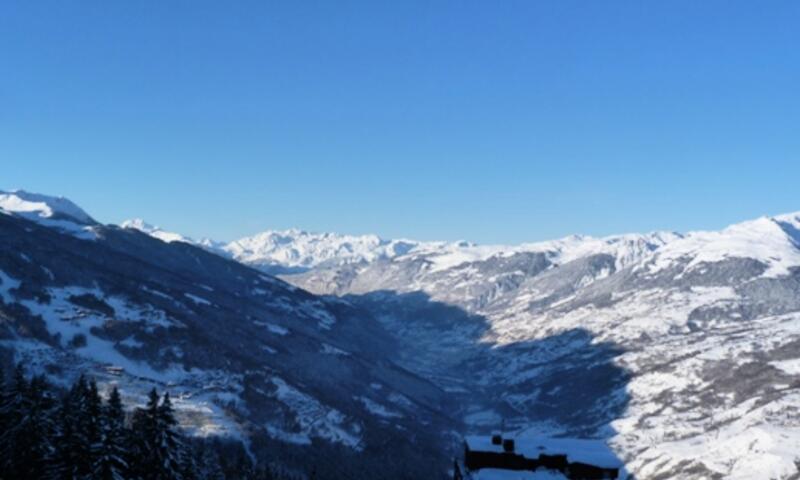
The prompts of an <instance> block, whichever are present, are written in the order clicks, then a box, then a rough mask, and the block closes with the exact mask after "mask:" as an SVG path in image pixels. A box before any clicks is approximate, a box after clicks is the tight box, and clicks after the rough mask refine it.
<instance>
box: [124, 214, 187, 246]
mask: <svg viewBox="0 0 800 480" xmlns="http://www.w3.org/2000/svg"><path fill="white" fill-rule="evenodd" d="M119 226H120V227H122V228H126V229H130V230H138V231H140V232H142V233H146V234H148V235H150V236H151V237H153V238H157V239H159V240H161V241H163V242H166V243H171V242H185V243H192V244H193V243H195V242H194V240H192V239H190V238H189V237H184V236H183V235H181V234H179V233H174V232H168V231H166V230H163V229H162V228H161V227H157V226H155V225H151V224H149V223H147V222H145V221H144V220H142V219H141V218H134V219H132V220H126V221H124V222H122V223H121V224H120V225H119Z"/></svg>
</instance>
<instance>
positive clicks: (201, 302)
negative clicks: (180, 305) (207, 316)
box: [184, 293, 212, 305]
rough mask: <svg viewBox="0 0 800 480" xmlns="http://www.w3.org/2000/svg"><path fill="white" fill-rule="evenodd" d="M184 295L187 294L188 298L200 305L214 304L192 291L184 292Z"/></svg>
mask: <svg viewBox="0 0 800 480" xmlns="http://www.w3.org/2000/svg"><path fill="white" fill-rule="evenodd" d="M184 295H185V296H186V298H188V299H189V300H191V301H193V302H194V303H196V304H198V305H212V303H211V302H209V301H208V300H206V299H205V298H203V297H198V296H197V295H193V294H191V293H184Z"/></svg>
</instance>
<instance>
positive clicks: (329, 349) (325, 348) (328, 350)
mask: <svg viewBox="0 0 800 480" xmlns="http://www.w3.org/2000/svg"><path fill="white" fill-rule="evenodd" d="M322 353H324V354H326V355H338V356H340V357H349V356H350V353H348V352H345V351H344V350H342V349H341V348H336V347H334V346H333V345H328V344H327V343H323V344H322Z"/></svg>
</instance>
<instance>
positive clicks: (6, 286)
mask: <svg viewBox="0 0 800 480" xmlns="http://www.w3.org/2000/svg"><path fill="white" fill-rule="evenodd" d="M19 286H20V281H19V280H15V279H13V278H11V277H9V276H8V275H7V274H6V273H5V272H4V271H2V270H0V298H2V299H3V303H5V304H10V303H13V302H14V299H13V298H12V296H11V290H14V289H17V288H19Z"/></svg>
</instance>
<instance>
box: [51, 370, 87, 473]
mask: <svg viewBox="0 0 800 480" xmlns="http://www.w3.org/2000/svg"><path fill="white" fill-rule="evenodd" d="M90 395H91V391H90V388H89V384H88V382H87V381H86V377H84V376H83V375H81V377H80V378H79V379H78V381H77V382H75V384H73V386H72V388H71V389H70V391H69V392H68V393H67V394H66V396H64V398H63V399H62V402H61V407H60V410H59V420H58V426H59V428H58V433H57V437H56V438H57V441H56V444H57V445H58V451H57V454H56V456H57V460H56V466H55V471H56V472H57V478H59V479H62V480H81V479H87V478H90V476H91V474H92V464H93V455H92V440H91V437H90V435H92V434H93V431H92V427H91V426H92V424H93V423H94V422H95V420H93V419H92V418H91V415H92V414H91V412H90V407H89V404H90V403H91V401H92V400H91V398H90Z"/></svg>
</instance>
